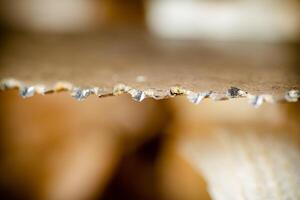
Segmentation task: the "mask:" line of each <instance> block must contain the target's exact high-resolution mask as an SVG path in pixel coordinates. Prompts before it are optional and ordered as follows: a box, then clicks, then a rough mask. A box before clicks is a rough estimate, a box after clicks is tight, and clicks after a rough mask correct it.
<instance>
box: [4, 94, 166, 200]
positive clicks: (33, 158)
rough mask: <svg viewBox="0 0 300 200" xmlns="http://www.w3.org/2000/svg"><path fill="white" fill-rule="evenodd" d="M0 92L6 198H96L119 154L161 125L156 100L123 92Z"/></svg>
mask: <svg viewBox="0 0 300 200" xmlns="http://www.w3.org/2000/svg"><path fill="white" fill-rule="evenodd" d="M0 96H1V97H0V106H1V116H0V124H1V126H0V133H1V134H0V137H1V140H0V141H1V151H0V153H1V159H0V172H1V173H0V190H1V191H0V192H1V194H0V195H1V196H2V197H7V198H8V199H10V198H14V197H15V198H21V197H26V199H53V200H59V199H63V200H68V199H72V200H76V199H78V200H80V199H94V198H96V197H98V196H99V195H100V196H101V193H102V192H103V190H104V189H105V187H106V185H107V183H108V181H109V180H110V178H111V175H112V174H113V173H114V170H115V168H116V166H117V165H118V163H119V160H120V158H121V157H122V155H123V154H124V153H126V152H129V151H132V150H134V149H135V148H136V146H137V145H138V144H139V143H142V142H143V141H144V140H146V139H147V138H149V137H152V135H153V134H156V133H157V129H158V128H159V124H160V123H164V120H163V118H164V114H163V113H162V111H161V109H160V108H159V106H158V104H157V103H158V102H155V101H151V100H149V101H146V102H145V103H143V104H138V103H135V102H133V101H132V100H131V99H130V98H129V97H128V96H125V95H123V96H120V97H116V98H105V99H101V100H99V99H98V98H96V97H94V98H91V99H89V100H87V101H84V102H78V101H76V100H74V99H73V98H71V97H70V96H69V95H67V94H64V93H61V94H54V95H47V96H35V97H33V98H31V99H26V100H24V99H22V98H20V97H19V96H18V95H17V93H16V91H10V92H4V93H1V94H0ZM157 125H158V126H157ZM5 195H6V196H5Z"/></svg>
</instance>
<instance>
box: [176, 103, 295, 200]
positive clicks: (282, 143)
mask: <svg viewBox="0 0 300 200" xmlns="http://www.w3.org/2000/svg"><path fill="white" fill-rule="evenodd" d="M174 102H175V106H174V108H175V109H176V116H177V117H176V120H175V121H176V122H175V126H172V128H171V131H172V132H176V133H177V134H178V137H177V144H176V145H177V148H178V151H179V152H181V154H182V155H183V156H184V157H185V158H186V159H187V160H188V161H189V162H190V163H191V164H192V165H193V166H194V167H195V169H197V170H198V172H199V174H203V176H204V178H205V180H206V181H207V184H208V191H209V193H210V195H211V197H212V198H213V199H214V200H227V199H259V200H263V199H278V200H279V199H293V200H297V199H299V198H300V193H299V190H298V187H299V184H300V173H299V167H300V131H299V130H300V127H299V109H300V107H299V103H298V104H273V105H272V104H268V105H264V106H263V107H261V108H259V109H253V108H251V107H249V105H247V104H246V102H245V101H243V100H232V101H226V102H204V103H203V104H202V105H200V106H198V107H196V106H193V105H191V104H187V103H186V102H185V101H174Z"/></svg>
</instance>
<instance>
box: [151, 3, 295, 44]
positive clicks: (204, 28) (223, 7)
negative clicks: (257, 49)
mask: <svg viewBox="0 0 300 200" xmlns="http://www.w3.org/2000/svg"><path fill="white" fill-rule="evenodd" d="M147 11H148V12H147V22H148V25H149V28H150V30H151V31H152V32H153V33H155V34H156V35H158V36H159V37H162V38H168V39H208V40H219V41H266V42H278V41H283V42H294V41H299V35H300V12H299V11H300V5H299V1H294V0H285V1H280V0H236V1H233V0H222V1H208V0H150V1H148V2H147Z"/></svg>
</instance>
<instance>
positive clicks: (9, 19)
mask: <svg viewBox="0 0 300 200" xmlns="http://www.w3.org/2000/svg"><path fill="white" fill-rule="evenodd" d="M299 11H300V2H299V1H298V0H285V1H283V0H256V1H255V0H213V1H211V0H147V1H146V0H145V1H143V0H22V1H20V0H0V27H1V36H2V38H1V39H2V40H1V41H3V40H4V39H5V38H6V36H9V35H10V34H15V33H17V34H20V35H31V34H32V35H46V36H47V35H64V36H66V35H67V36H68V35H72V34H82V33H85V34H99V35H101V33H102V32H104V31H107V30H113V31H116V32H121V33H122V31H129V32H130V33H132V32H135V31H138V33H140V32H145V33H146V34H149V35H150V37H152V38H155V39H157V40H158V41H160V40H175V41H182V42H188V41H198V42H228V43H236V42H238V43H243V44H246V45H248V44H267V45H283V46H286V45H287V46H293V47H294V46H297V45H298V44H299V41H300V12H299ZM290 54H291V55H292V56H293V58H295V59H297V60H299V58H298V57H299V51H298V50H297V51H293V52H292V53H290V51H289V52H288V55H290ZM216 59H217V57H216ZM262 62H263V61H262ZM297 63H298V62H297ZM295 67H296V69H297V70H299V66H298V65H297V66H295ZM299 109H300V105H299V103H291V104H272V105H271V104H267V105H263V106H262V107H260V108H258V109H254V108H252V107H251V106H250V105H249V104H248V103H247V102H246V100H244V99H242V100H238V99H233V100H230V101H226V102H213V101H211V100H205V101H204V102H203V103H202V104H201V105H198V106H196V105H192V104H190V103H189V102H187V100H186V99H185V98H183V97H176V98H175V99H168V100H159V101H156V100H151V99H146V100H145V101H143V102H142V103H137V102H134V101H132V99H131V98H130V97H129V96H128V95H121V96H118V97H106V98H101V99H98V98H96V97H94V96H93V97H89V98H88V99H87V100H85V101H83V102H77V101H75V100H74V99H72V98H71V97H70V95H68V94H66V93H55V94H49V95H46V96H41V95H35V96H34V97H32V98H29V99H22V98H20V97H19V95H18V92H17V91H15V90H12V91H5V92H1V93H0V111H1V112H0V198H1V199H33V200H35V199H37V200H39V199H49V200H71V199H72V200H76V199H78V200H85V199H101V200H102V199H103V200H106V199H143V200H147V199H149V200H150V199H162V200H173V199H174V200H181V199H186V200H196V199H203V200H206V199H211V198H213V199H217V200H218V199H220V198H219V197H217V196H216V195H215V194H216V193H218V194H223V193H222V190H216V191H215V190H213V189H212V188H214V187H213V186H214V184H213V183H215V182H218V183H220V185H223V186H224V185H226V184H227V185H228V188H226V187H225V189H226V191H227V193H229V194H239V192H240V191H248V189H249V188H252V186H251V187H250V186H249V185H248V180H246V179H243V180H241V179H239V178H238V177H235V174H236V173H235V172H239V173H240V174H244V175H245V176H251V177H252V175H253V174H252V175H251V174H250V175H249V171H247V170H249V168H247V169H246V167H244V168H243V167H239V166H244V165H242V164H241V162H242V161H241V160H238V161H236V160H235V159H232V158H230V159H228V160H229V161H228V160H226V159H225V158H227V157H228V155H229V154H230V155H235V156H236V157H237V158H238V157H239V156H240V155H236V154H234V153H236V152H242V153H245V154H247V155H251V156H252V157H253V158H256V156H257V155H258V154H257V152H256V150H257V149H258V147H257V146H256V144H257V143H259V144H260V146H259V147H260V148H261V149H262V150H261V149H260V150H261V151H262V152H268V156H266V157H264V156H262V157H263V159H262V160H264V159H266V160H268V163H271V164H270V165H266V166H265V165H263V166H265V168H264V169H263V170H262V171H260V172H259V173H257V174H256V177H262V178H261V179H260V178H257V179H255V180H254V182H255V183H257V185H258V186H260V187H257V188H260V189H261V188H264V186H265V185H266V184H265V182H264V181H265V180H269V179H271V180H273V179H272V178H270V177H264V176H262V174H265V172H266V171H268V170H269V171H271V170H275V171H273V172H276V173H275V174H278V176H279V175H280V177H281V178H282V177H283V179H282V180H286V179H285V177H286V176H288V177H289V180H292V181H291V182H288V183H287V185H288V186H287V188H289V189H287V190H288V192H287V193H288V194H291V196H292V197H295V198H292V199H297V197H299V196H297V195H295V194H294V190H293V189H295V190H296V189H297V185H299V184H300V183H299V180H300V178H299V172H298V171H297V169H299V167H300V166H299V163H300V161H299V156H300V153H299V152H300V150H299V141H300V140H299V138H300V137H299V135H300V133H299V130H300V129H299V128H300V127H299V120H300V116H299V113H300V110H299ZM219 130H222V131H223V132H224V131H225V132H226V134H225V135H226V137H224V134H223V132H222V131H221V132H222V133H221V134H219ZM249 134H250V138H252V135H254V136H257V137H255V139H250V140H249V141H250V142H249V144H248V143H247V144H244V143H243V142H244V141H245V140H247V141H248V139H249V138H248V137H249ZM215 137H216V138H218V139H215ZM223 137H224V138H227V139H228V138H229V141H227V140H225V139H224V138H223ZM220 138H221V139H220ZM235 138H236V139H235ZM245 138H246V139H245ZM274 138H275V139H274ZM282 138H283V139H282ZM223 139H224V140H223ZM195 141H198V142H199V143H197V144H198V145H196V147H195V145H194V143H195ZM220 141H222V142H224V141H225V142H224V143H220ZM274 141H275V142H274ZM207 144H209V145H207ZM225 144H226V145H227V144H228V145H229V144H231V145H232V144H233V145H232V148H227V147H228V146H226V145H225ZM231 145H229V146H230V147H231ZM199 146H203V147H205V148H203V149H198V147H199ZM224 146H225V147H226V148H225V147H224ZM241 146H242V147H243V148H241ZM283 146H284V148H283ZM286 146H288V147H290V148H286ZM186 147H187V149H188V150H187V152H191V151H192V152H193V153H186V150H185V149H186ZM182 149H183V150H182ZM224 149H225V150H224ZM228 149H230V151H229V150H228ZM270 149H275V150H278V151H275V150H274V152H273V151H271V152H269V150H270ZM211 152H212V153H211ZM228 152H229V153H228ZM278 152H281V153H282V157H279V158H277V157H276V156H275V155H274V156H273V154H276V155H278V154H279V153H278ZM242 153H241V154H242ZM194 154H195V156H190V155H194ZM243 155H244V154H243ZM280 155H281V154H280ZM226 156H227V157H226ZM199 157H201V158H203V159H200V158H199ZM233 157H234V156H233ZM221 158H224V159H225V160H226V162H225V161H224V162H218V160H220V161H221ZM216 159H217V161H216ZM280 159H282V160H283V162H282V163H283V164H282V163H281V162H277V161H278V160H280ZM257 162H260V161H257V160H255V159H253V160H252V161H251V163H248V162H246V161H245V163H246V164H245V165H247V166H248V165H249V166H251V167H252V166H256V163H257ZM207 163H212V164H211V165H206V164H207ZM228 163H230V164H228ZM285 163H289V167H290V168H289V171H288V174H287V175H286V174H283V175H282V172H283V171H285V169H283V168H281V167H282V166H283V165H285ZM232 166H235V167H234V168H233V167H232ZM273 166H279V167H277V168H276V167H275V169H273V168H274V167H273ZM210 169H211V170H210ZM251 169H252V168H251ZM253 169H256V168H255V167H253ZM224 170H225V172H228V173H225V172H224ZM230 170H231V171H230ZM253 171H255V170H253ZM216 172H218V173H216ZM223 172H224V173H223ZM229 172H230V173H229ZM214 174H217V175H218V177H217V178H216V177H215V176H214ZM260 175H261V176H260ZM281 175H282V176H281ZM220 177H221V178H220ZM271 177H273V176H271ZM275 177H276V176H275ZM291 177H292V178H291ZM230 180H231V181H230ZM236 183H238V184H236ZM260 184H261V185H260ZM274 185H275V186H274V188H275V189H274V188H271V189H270V188H266V189H265V190H263V189H261V190H262V191H261V190H259V191H260V192H261V193H262V194H264V195H265V196H263V195H262V197H265V199H270V198H268V197H269V196H268V195H269V194H270V193H272V192H270V191H276V184H274ZM257 188H256V187H255V189H253V190H250V192H249V195H250V193H254V194H255V193H259V192H258V189H257ZM225 189H224V190H225ZM290 190H291V191H290ZM274 194H277V193H276V192H275V193H274ZM298 194H299V193H298ZM293 195H294V196H293ZM279 196H280V195H279ZM299 198H300V197H299ZM231 199H233V198H231ZM262 199H263V198H262ZM271 199H272V198H271ZM274 199H275V198H274ZM279 199H280V198H279Z"/></svg>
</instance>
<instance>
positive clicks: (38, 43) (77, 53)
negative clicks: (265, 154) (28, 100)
mask: <svg viewBox="0 0 300 200" xmlns="http://www.w3.org/2000/svg"><path fill="white" fill-rule="evenodd" d="M299 52H300V51H299V47H298V46H295V45H293V46H289V45H284V46H282V45H274V44H273V45H271V44H252V43H221V42H214V43H207V42H204V41H203V42H200V41H198V42H194V41H185V42H184V41H176V42H175V41H165V40H159V39H156V38H153V37H151V36H150V35H148V34H144V33H142V32H139V31H131V32H107V31H106V32H102V33H95V34H85V35H65V36H54V35H24V34H23V35H22V34H8V35H6V36H4V37H2V42H1V49H0V53H1V54H0V56H1V57H0V80H1V79H5V78H14V79H17V80H19V81H22V82H24V83H25V84H27V85H31V84H34V85H35V84H45V85H46V86H49V87H51V86H52V85H54V84H55V83H56V82H58V81H67V82H70V83H71V84H73V86H76V87H81V88H84V87H100V88H102V87H104V88H107V89H108V90H112V88H113V87H114V86H115V85H117V84H120V83H122V84H125V85H128V86H130V87H133V88H136V89H141V90H144V89H155V90H158V91H161V93H162V94H163V93H166V92H169V89H170V87H173V86H180V87H183V88H186V89H188V90H192V91H195V92H203V91H215V92H219V93H225V92H226V91H227V89H228V88H229V87H231V86H235V87H238V88H240V89H242V90H244V91H247V92H249V93H251V94H255V95H259V94H271V95H274V96H283V95H284V94H285V93H286V92H287V91H289V90H292V89H299V88H300V78H299V77H300V76H299V74H300V73H299V71H300V70H299V68H300V67H299V63H300V62H299ZM138 77H142V78H143V80H142V81H139V80H138Z"/></svg>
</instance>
